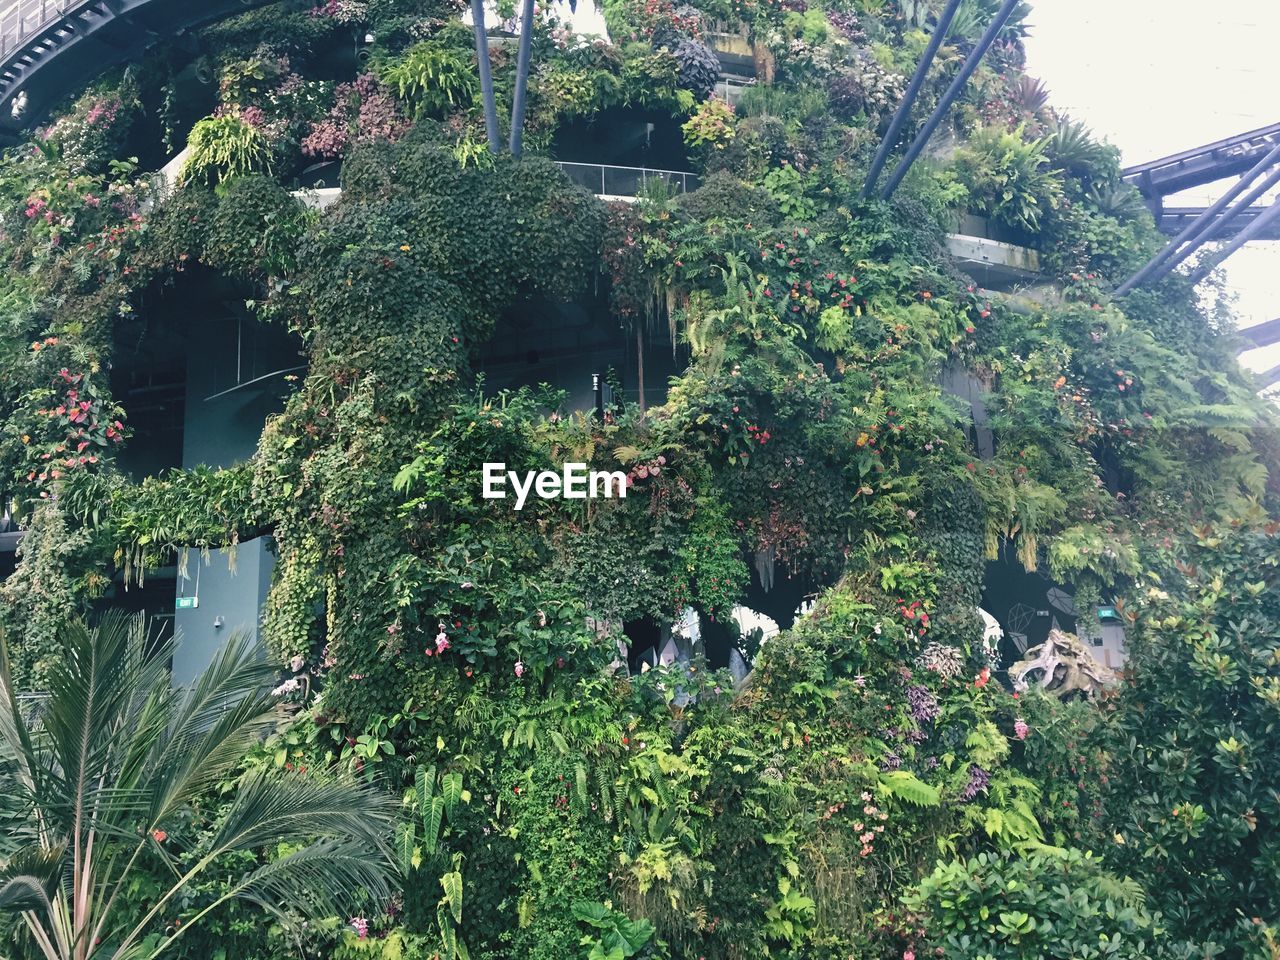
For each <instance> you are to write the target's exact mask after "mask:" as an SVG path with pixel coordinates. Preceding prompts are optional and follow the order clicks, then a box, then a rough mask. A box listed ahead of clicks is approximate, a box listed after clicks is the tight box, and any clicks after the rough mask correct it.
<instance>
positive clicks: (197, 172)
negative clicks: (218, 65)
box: [178, 114, 271, 184]
mask: <svg viewBox="0 0 1280 960" xmlns="http://www.w3.org/2000/svg"><path fill="white" fill-rule="evenodd" d="M187 149H188V150H189V151H190V153H188V155H187V159H186V162H184V163H183V164H182V170H181V172H180V173H179V174H178V179H179V181H180V182H182V183H184V184H185V183H193V182H194V183H201V182H204V183H208V182H213V183H222V182H223V181H224V180H230V179H231V178H233V177H240V176H244V175H245V174H249V173H258V172H261V171H266V172H268V173H269V172H270V171H271V146H270V144H269V143H268V142H267V137H266V135H265V134H264V133H263V132H262V131H261V130H259V129H258V128H257V127H255V126H253V125H252V124H250V123H247V122H246V121H245V120H243V119H242V118H240V117H239V116H236V115H235V114H224V115H222V116H217V117H205V118H204V119H203V120H201V121H200V122H199V123H197V124H196V125H195V126H194V127H192V128H191V136H190V137H189V138H188V139H187Z"/></svg>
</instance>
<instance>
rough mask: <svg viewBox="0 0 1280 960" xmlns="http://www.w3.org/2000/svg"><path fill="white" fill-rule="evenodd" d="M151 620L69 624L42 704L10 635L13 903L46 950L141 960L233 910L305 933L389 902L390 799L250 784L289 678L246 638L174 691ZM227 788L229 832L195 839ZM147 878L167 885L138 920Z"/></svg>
mask: <svg viewBox="0 0 1280 960" xmlns="http://www.w3.org/2000/svg"><path fill="white" fill-rule="evenodd" d="M143 624H144V621H143V620H142V618H141V617H140V616H139V617H137V618H126V617H124V616H121V615H108V616H106V617H104V618H103V620H102V622H101V623H100V624H99V625H98V626H97V627H95V628H92V629H91V628H89V627H88V626H86V625H84V624H83V623H72V624H71V625H69V626H68V627H67V628H66V631H65V634H64V637H63V640H64V649H63V656H62V659H61V661H60V662H59V663H58V664H57V665H56V666H55V667H54V668H53V669H52V670H51V671H50V673H49V678H48V694H47V699H45V700H43V701H42V702H41V703H39V704H38V706H36V707H35V709H34V711H29V710H28V709H27V707H26V706H25V705H24V702H23V701H22V700H21V699H19V695H18V691H17V690H16V689H15V687H14V685H13V681H12V678H11V676H10V673H9V667H8V663H9V653H8V646H7V644H6V643H5V642H4V641H3V639H0V750H2V751H3V753H2V754H0V822H2V823H3V832H0V855H2V856H3V866H2V867H0V910H3V911H5V912H8V913H16V914H19V915H20V916H21V918H22V921H23V924H24V926H25V928H26V930H27V932H28V933H29V934H30V936H31V939H32V940H33V941H34V944H35V946H36V948H37V950H38V951H39V954H40V955H41V956H43V957H44V958H46V960H89V958H95V960H96V958H111V960H125V958H129V960H139V958H150V957H156V956H159V955H161V954H163V953H165V952H167V951H169V950H170V948H171V947H172V946H173V944H174V941H176V940H178V939H179V938H181V937H182V936H183V934H185V933H186V932H187V931H188V930H190V929H191V928H192V927H193V926H196V925H197V924H199V923H200V921H202V920H203V919H205V918H206V917H207V916H208V915H209V914H210V913H212V912H213V911H214V910H216V909H218V907H220V906H221V905H223V904H225V903H227V902H228V901H231V900H243V901H249V902H251V903H254V904H257V905H258V906H259V907H261V908H262V909H263V910H264V911H267V912H268V913H270V914H273V915H275V916H276V917H278V918H279V919H280V920H281V921H283V922H284V923H286V924H292V923H293V922H294V921H295V920H296V919H297V918H298V917H300V916H312V917H326V916H332V915H335V914H341V915H345V913H344V908H345V907H346V906H348V905H350V904H353V903H355V902H358V898H359V897H361V896H363V895H366V894H367V895H372V896H375V897H380V896H383V895H385V894H386V892H387V876H388V873H389V858H390V850H389V845H388V843H387V840H388V838H389V835H390V830H391V823H392V817H393V810H394V808H393V807H392V806H391V805H390V804H389V801H388V799H387V798H386V797H384V796H383V795H382V794H380V793H379V792H377V791H375V790H374V789H372V788H366V787H359V786H357V785H355V784H353V783H351V782H349V781H347V780H344V779H342V778H340V777H336V776H329V775H326V774H324V773H320V772H313V773H312V774H310V775H302V774H299V773H285V772H284V771H276V770H275V769H274V768H269V767H258V768H254V769H249V770H248V771H246V772H244V773H243V774H242V775H240V776H239V777H238V778H237V777H236V771H237V770H238V768H239V765H240V764H241V763H242V762H243V758H244V757H245V755H246V754H247V753H248V752H249V750H250V748H251V747H253V746H254V745H255V743H256V742H257V741H258V739H259V738H260V736H261V735H262V734H263V733H264V732H265V731H266V730H268V729H270V728H271V727H272V726H274V725H275V724H276V723H277V722H278V721H279V720H280V718H281V713H280V707H279V705H278V702H277V699H276V697H274V696H273V695H272V694H270V693H268V692H267V688H268V686H269V680H270V678H271V677H272V676H273V674H274V670H273V668H272V667H271V666H270V665H269V664H267V663H266V662H264V661H263V659H262V658H261V656H260V655H259V654H258V653H257V651H256V650H255V649H254V648H253V647H252V646H250V644H249V643H247V642H246V641H245V640H244V639H242V638H239V637H236V638H232V639H231V640H230V641H229V642H228V643H227V645H226V646H225V647H224V648H223V649H222V650H220V651H219V652H218V653H217V654H216V655H215V657H214V659H213V662H212V663H211V664H210V665H209V667H208V668H207V669H206V670H205V671H204V672H203V673H202V674H201V675H200V676H199V677H198V678H197V679H196V680H195V681H194V683H193V684H192V685H191V686H190V687H186V688H174V687H172V686H171V685H170V680H169V668H168V664H169V660H170V657H171V655H172V654H173V650H174V644H173V642H172V641H156V640H154V638H148V637H147V636H146V633H145V630H144V627H143ZM227 780H236V782H235V787H234V796H233V798H232V799H231V800H230V802H229V804H228V805H227V807H226V809H225V810H224V811H223V813H222V815H221V816H220V817H219V818H218V820H217V821H216V822H215V823H214V825H213V827H212V829H211V830H210V831H209V832H207V833H196V832H195V831H194V830H191V829H190V827H189V813H190V810H191V808H192V806H193V804H196V803H197V802H198V801H199V800H200V798H202V797H204V796H206V795H209V794H210V793H211V792H212V791H213V790H214V789H215V788H216V787H217V786H218V785H219V784H220V783H223V782H224V781H227ZM268 847H270V848H272V850H273V853H272V854H271V855H270V856H268V857H266V858H265V860H264V861H263V862H261V863H259V864H258V865H257V866H256V867H255V868H254V869H251V870H249V871H248V872H247V873H245V874H244V875H242V876H241V877H239V878H238V879H236V880H233V881H232V882H230V883H229V884H228V885H227V886H226V887H225V888H224V889H222V890H221V891H220V892H218V893H217V894H216V895H215V896H213V897H212V898H211V899H210V900H209V901H208V902H203V901H202V902H201V905H200V906H199V908H198V909H195V910H194V911H193V913H192V914H191V915H189V916H185V917H179V918H178V919H177V920H176V921H175V920H171V919H170V918H172V917H174V914H175V913H180V912H181V911H182V909H183V907H182V906H181V904H184V903H186V902H188V901H186V900H185V898H184V892H185V891H187V890H188V889H189V888H192V887H193V886H194V885H196V884H197V883H199V882H201V881H202V880H203V879H205V878H206V876H207V875H210V874H212V872H213V871H214V870H215V869H217V868H218V867H220V866H224V865H226V864H227V863H228V861H230V860H233V859H236V858H237V856H239V857H243V856H245V855H249V856H250V857H252V856H253V855H254V854H255V853H256V852H257V851H260V850H263V849H265V848H268ZM157 867H158V868H159V869H157ZM147 871H150V873H151V874H152V875H153V876H154V875H157V874H158V875H160V876H163V877H164V880H163V881H162V882H161V884H160V886H159V887H158V888H157V889H156V892H155V896H154V897H153V898H151V900H150V903H149V907H148V908H147V909H145V911H143V910H142V909H141V908H139V911H138V913H137V914H136V915H135V914H132V913H126V911H125V910H124V909H123V906H122V905H123V904H124V903H125V902H126V901H130V900H131V896H130V891H131V889H132V886H133V885H134V884H136V883H137V882H139V880H140V878H141V877H142V876H143V875H144V873H145V872H147ZM133 902H136V901H133ZM166 924H167V925H166Z"/></svg>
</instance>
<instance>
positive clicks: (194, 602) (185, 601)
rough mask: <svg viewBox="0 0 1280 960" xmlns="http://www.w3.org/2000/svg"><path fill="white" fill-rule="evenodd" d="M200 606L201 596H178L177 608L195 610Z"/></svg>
mask: <svg viewBox="0 0 1280 960" xmlns="http://www.w3.org/2000/svg"><path fill="white" fill-rule="evenodd" d="M198 606H200V598H199V597H179V598H178V602H177V608H178V609H179V610H193V609H195V608H196V607H198Z"/></svg>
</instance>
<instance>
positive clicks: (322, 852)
mask: <svg viewBox="0 0 1280 960" xmlns="http://www.w3.org/2000/svg"><path fill="white" fill-rule="evenodd" d="M387 876H388V874H387V870H386V864H385V863H383V862H381V861H379V860H377V859H374V858H371V857H370V856H369V849H368V847H366V846H365V845H364V844H362V843H359V842H357V841H354V840H322V841H319V842H318V843H313V844H311V845H310V846H307V847H304V848H303V849H301V850H297V851H294V852H293V853H291V854H289V855H288V856H284V857H281V858H280V859H279V860H275V861H272V862H271V863H268V864H264V865H263V866H261V867H259V868H258V869H257V870H255V871H254V872H253V873H251V874H249V876H247V877H246V878H245V879H244V880H243V881H241V882H240V883H239V884H237V885H236V888H235V890H234V891H233V894H232V896H233V897H234V899H237V900H247V901H249V902H250V903H256V904H258V905H259V906H260V907H262V908H263V909H264V910H267V911H269V912H270V913H272V914H274V915H275V916H276V917H278V918H279V919H280V920H281V921H282V922H283V923H285V924H286V925H288V924H290V923H291V922H292V921H293V920H295V919H296V918H298V917H299V916H302V917H306V918H314V919H323V918H324V917H332V916H346V915H347V911H348V910H349V909H350V908H352V907H353V906H355V905H357V904H358V903H359V901H360V899H361V897H362V896H368V897H373V898H374V899H376V900H383V899H385V898H386V897H387V896H388V894H389V888H388V886H387Z"/></svg>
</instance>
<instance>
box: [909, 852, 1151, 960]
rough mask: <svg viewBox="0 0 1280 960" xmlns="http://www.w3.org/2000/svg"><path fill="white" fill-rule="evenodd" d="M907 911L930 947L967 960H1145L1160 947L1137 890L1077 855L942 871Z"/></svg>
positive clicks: (949, 865)
mask: <svg viewBox="0 0 1280 960" xmlns="http://www.w3.org/2000/svg"><path fill="white" fill-rule="evenodd" d="M906 903H907V905H908V906H909V907H911V908H912V909H914V910H917V911H919V912H920V913H921V914H922V915H923V923H924V928H925V938H926V940H927V941H928V942H929V943H930V944H932V945H934V946H935V947H938V948H941V949H942V950H944V951H945V952H946V955H947V956H955V957H971V958H974V960H1024V958H1026V957H1032V956H1034V957H1038V958H1041V960H1050V958H1060V960H1088V958H1092V957H1106V958H1112V960H1151V958H1153V957H1156V956H1159V955H1160V949H1161V945H1162V943H1163V941H1164V931H1163V929H1162V928H1161V927H1160V924H1159V919H1158V917H1153V916H1152V915H1151V914H1150V913H1149V912H1148V911H1147V909H1146V907H1145V904H1144V901H1143V894H1142V888H1141V887H1140V886H1139V885H1138V884H1136V883H1134V882H1133V881H1132V880H1129V879H1119V878H1117V877H1115V876H1113V875H1112V874H1109V873H1107V872H1106V871H1105V870H1104V869H1103V867H1102V864H1101V862H1100V861H1099V860H1098V859H1097V858H1095V857H1093V856H1092V855H1090V854H1087V853H1081V852H1080V851H1078V850H1066V851H1063V852H1061V853H1036V854H1031V855H1029V856H1026V857H1020V856H1017V855H1014V854H1005V855H999V854H987V853H980V854H978V855H977V856H976V857H973V858H971V859H969V860H967V861H966V860H952V861H949V862H946V863H941V864H939V865H938V866H937V868H936V869H935V870H934V871H933V873H932V874H931V875H930V876H928V877H926V878H925V879H923V880H922V881H920V883H919V884H918V885H917V886H916V887H915V889H914V890H913V891H912V892H911V893H910V894H908V896H907V897H906Z"/></svg>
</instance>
